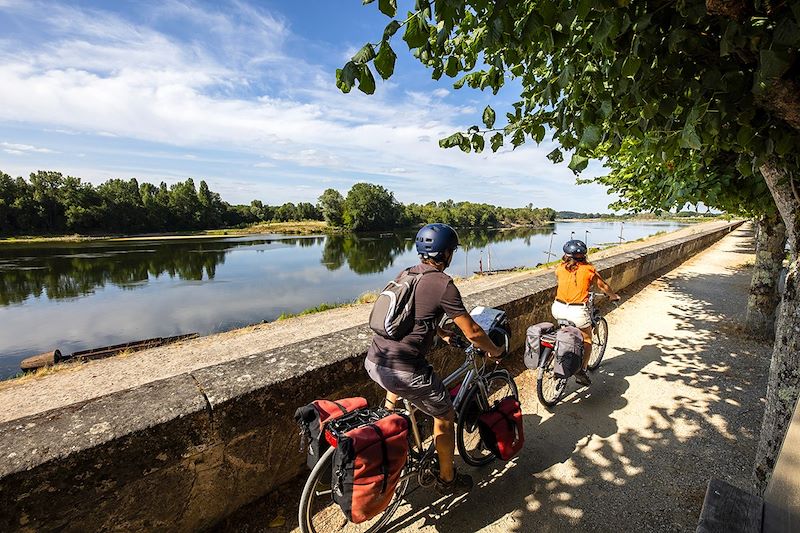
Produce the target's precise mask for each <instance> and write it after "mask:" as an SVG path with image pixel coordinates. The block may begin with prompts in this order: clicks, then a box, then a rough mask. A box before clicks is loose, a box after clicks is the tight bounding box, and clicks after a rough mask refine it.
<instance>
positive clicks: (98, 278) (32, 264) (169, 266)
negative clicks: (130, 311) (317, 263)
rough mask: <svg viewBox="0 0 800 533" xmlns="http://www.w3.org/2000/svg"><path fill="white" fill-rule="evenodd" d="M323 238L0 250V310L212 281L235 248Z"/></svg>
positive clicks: (304, 242) (316, 243) (310, 242)
mask: <svg viewBox="0 0 800 533" xmlns="http://www.w3.org/2000/svg"><path fill="white" fill-rule="evenodd" d="M324 240H325V238H324V237H311V238H275V239H242V240H236V239H233V240H212V241H208V240H200V239H196V240H183V241H167V242H165V241H145V242H142V241H137V242H124V241H123V242H119V241H117V242H109V241H106V242H103V243H74V244H67V245H63V244H58V245H53V244H48V245H41V244H40V245H21V246H4V247H0V305H9V304H15V303H21V302H24V301H25V300H27V299H28V298H30V297H35V298H39V297H42V296H45V297H46V298H47V299H49V300H61V299H66V298H76V297H79V296H86V295H89V294H92V293H94V292H95V291H96V290H97V289H98V288H102V287H105V286H106V284H113V285H115V286H117V287H120V288H123V289H136V288H138V287H141V286H142V285H143V284H145V283H147V282H148V281H149V280H151V279H154V278H155V279H157V278H159V277H161V276H168V277H170V278H178V279H181V280H187V281H202V280H204V279H205V280H213V279H214V277H215V275H216V271H217V266H218V265H221V264H224V263H225V256H226V255H227V254H228V252H230V251H231V250H233V249H235V248H240V247H252V246H256V247H269V246H272V245H279V246H301V247H311V246H319V245H320V244H322V242H323V241H324Z"/></svg>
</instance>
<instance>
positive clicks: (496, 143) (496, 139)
mask: <svg viewBox="0 0 800 533" xmlns="http://www.w3.org/2000/svg"><path fill="white" fill-rule="evenodd" d="M491 143H492V152H496V151H497V150H499V149H500V147H501V146H503V134H502V133H500V132H497V133H495V134H494V135H492V138H491Z"/></svg>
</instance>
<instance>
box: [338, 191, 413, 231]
mask: <svg viewBox="0 0 800 533" xmlns="http://www.w3.org/2000/svg"><path fill="white" fill-rule="evenodd" d="M401 220H402V208H401V206H400V204H399V203H398V202H397V200H395V198H394V194H392V193H391V192H389V191H388V190H386V188H384V187H382V186H380V185H374V184H371V183H356V184H355V185H353V186H352V187H351V188H350V190H349V191H348V193H347V198H345V201H344V225H345V226H346V227H347V228H349V229H351V230H353V231H376V230H382V229H391V228H394V227H396V226H398V225H399V223H400V222H401Z"/></svg>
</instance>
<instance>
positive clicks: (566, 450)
mask: <svg viewBox="0 0 800 533" xmlns="http://www.w3.org/2000/svg"><path fill="white" fill-rule="evenodd" d="M616 351H617V352H619V353H618V354H617V355H616V356H615V357H613V358H610V359H608V360H604V361H603V363H602V364H601V366H600V368H599V369H598V371H597V372H595V373H594V374H593V375H592V385H591V386H590V387H578V386H577V385H576V384H575V381H574V379H571V380H570V382H569V384H568V390H567V394H566V395H565V397H564V398H563V399H562V400H561V402H560V403H559V404H557V405H556V406H555V407H554V408H552V410H550V411H548V410H547V409H545V408H543V407H542V406H541V405H540V404H539V402H538V400H537V398H536V394H535V374H534V372H533V371H531V370H528V371H525V372H523V373H522V374H521V375H519V376H517V378H516V380H517V382H518V385H519V388H520V395H521V403H522V406H523V419H524V430H525V446H524V448H523V450H522V452H521V453H520V455H518V456H517V457H516V458H514V459H513V460H511V461H509V462H506V463H503V462H501V461H494V462H493V463H491V464H490V465H488V466H486V467H483V468H471V467H467V466H466V465H462V466H460V467H459V469H460V470H461V471H463V472H466V473H468V474H470V475H471V476H472V477H473V480H474V482H475V486H474V487H473V489H472V491H470V492H469V494H467V495H463V496H459V497H456V498H452V497H439V496H438V495H437V494H436V493H435V492H434V491H433V490H430V489H427V490H426V489H420V488H419V487H417V488H416V490H413V491H411V493H410V494H407V495H406V499H407V500H408V504H410V505H404V506H402V507H401V508H400V509H398V511H397V513H396V514H395V516H394V517H393V519H392V521H391V522H390V523H389V524H388V525H387V527H386V528H385V530H386V531H390V532H396V531H401V530H406V529H421V528H430V529H431V530H433V531H441V532H452V531H477V530H479V529H481V528H483V527H487V526H489V525H491V524H494V525H495V527H499V528H500V529H502V530H506V531H508V530H516V531H532V530H537V531H561V530H564V529H567V528H572V529H574V523H573V522H574V518H575V517H576V516H578V515H582V514H583V513H584V512H586V511H589V509H581V508H575V506H574V505H573V506H570V503H569V502H570V499H571V492H572V491H573V489H574V488H575V487H580V486H582V485H584V484H586V483H590V482H594V478H601V479H604V478H609V479H611V478H617V477H619V476H624V475H625V473H624V469H625V465H624V463H622V462H620V461H619V460H609V461H603V463H606V462H608V463H610V464H608V465H594V464H592V462H591V461H587V460H583V459H580V460H577V461H576V460H575V459H576V458H582V457H583V451H584V450H587V449H592V450H594V449H597V448H598V447H602V446H605V444H601V443H602V440H603V439H606V438H608V437H610V436H611V435H614V434H615V433H617V431H618V429H619V428H618V425H617V422H616V421H615V420H614V418H613V416H612V415H613V413H615V412H616V411H619V410H620V409H622V408H624V407H625V406H626V405H627V404H628V401H627V400H626V399H625V396H624V395H625V393H626V391H627V390H628V388H629V386H630V384H629V382H628V381H627V378H628V377H631V376H634V375H636V374H638V373H640V372H641V371H642V369H643V368H644V367H646V366H647V365H649V364H650V363H652V362H654V361H660V360H661V357H662V353H661V350H660V349H659V348H657V347H656V346H655V345H647V346H645V347H643V348H642V349H641V350H637V351H636V352H630V351H624V350H616ZM611 453H613V451H612V452H611ZM570 459H573V461H572V462H571V464H569V465H568V464H567V462H568V460H570ZM597 501H598V504H599V503H600V500H597ZM500 520H503V521H504V522H508V523H504V524H502V525H498V524H495V523H496V522H498V521H500Z"/></svg>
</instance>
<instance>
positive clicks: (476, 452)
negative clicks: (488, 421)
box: [456, 370, 519, 466]
mask: <svg viewBox="0 0 800 533" xmlns="http://www.w3.org/2000/svg"><path fill="white" fill-rule="evenodd" d="M485 379H486V395H487V398H485V400H486V405H487V406H489V407H491V406H492V405H493V404H494V402H495V400H502V399H503V398H506V397H507V396H513V397H514V398H516V399H517V400H519V392H518V390H517V384H516V383H515V382H514V378H512V377H511V374H509V373H508V372H507V371H506V370H495V371H494V372H491V373H490V374H489V375H488V376H486V377H485ZM480 396H481V390H480V389H479V388H478V384H477V383H474V384H473V385H471V386H470V389H469V391H467V394H466V395H465V396H464V400H463V401H462V402H461V405H460V406H458V428H457V430H456V446H457V447H458V454H459V455H460V456H461V458H462V459H463V460H464V462H465V463H467V464H468V465H470V466H483V465H487V464H489V463H491V462H492V461H493V460H494V458H495V457H494V455H493V454H492V452H491V451H489V449H488V448H486V446H485V445H484V444H483V440H482V439H481V434H480V432H479V431H478V417H479V416H480V415H482V414H483V413H484V412H485V408H484V406H483V402H482V401H481V400H482V399H481V397H480Z"/></svg>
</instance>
